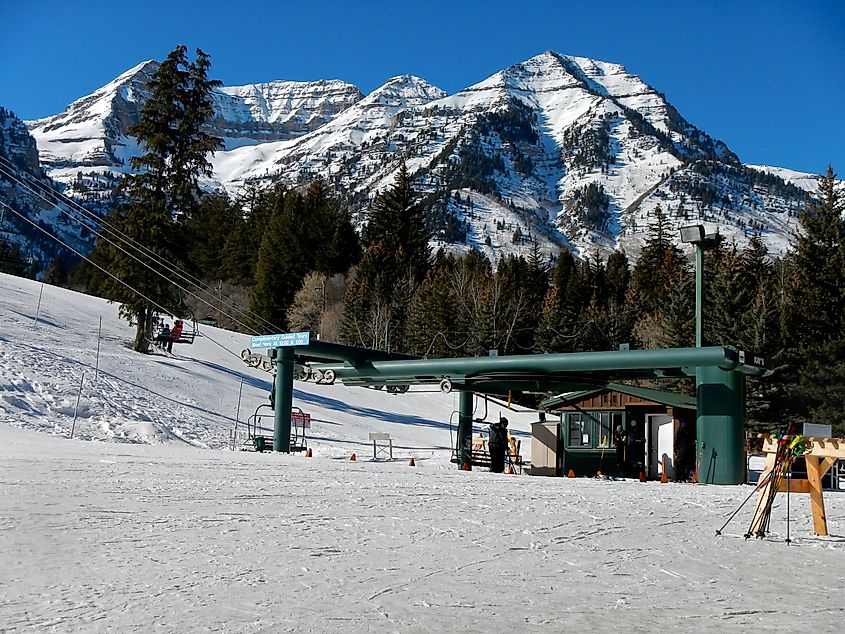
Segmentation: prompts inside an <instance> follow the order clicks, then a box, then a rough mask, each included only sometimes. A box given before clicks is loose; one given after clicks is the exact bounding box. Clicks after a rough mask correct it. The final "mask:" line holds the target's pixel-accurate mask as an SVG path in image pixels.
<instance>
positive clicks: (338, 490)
mask: <svg viewBox="0 0 845 634" xmlns="http://www.w3.org/2000/svg"><path fill="white" fill-rule="evenodd" d="M40 291H41V285H40V284H37V283H35V282H31V281H27V280H22V279H19V278H14V277H10V276H6V275H0V632H19V631H48V632H92V631H93V632H115V631H119V632H128V631H135V632H148V631H153V630H156V631H174V632H175V631H178V632H187V631H214V632H280V631H302V632H338V631H344V632H361V631H378V632H431V631H441V632H452V631H469V632H482V631H483V632H528V631H545V632H576V631H626V632H647V631H648V632H651V631H657V630H663V629H666V628H670V629H671V630H672V631H689V632H693V631H695V632H700V631H704V630H705V629H706V628H711V629H714V631H743V632H745V631H749V632H760V631H778V632H786V631H798V630H799V629H800V630H808V631H821V632H834V631H837V632H838V631H841V630H840V628H841V623H842V619H843V616H845V614H843V612H845V609H843V589H844V588H845V498H843V496H842V494H841V493H834V492H829V493H827V494H826V498H825V502H826V504H827V516H828V520H829V525H830V529H831V533H832V536H831V537H829V538H818V537H813V536H812V520H811V517H810V509H809V500H808V499H807V497H806V496H800V495H794V496H792V497H791V500H790V506H791V509H790V512H791V518H792V524H791V537H792V538H793V540H794V541H793V542H792V544H791V545H787V544H786V543H785V541H784V537H785V530H786V523H785V519H786V505H785V502H786V499H785V497H783V496H781V497H779V498H778V501H777V504H776V507H775V509H774V512H773V519H772V529H773V533H772V538H771V539H767V540H765V541H759V540H749V541H745V540H743V539H742V538H741V537H737V536H738V535H741V534H742V533H743V532H744V531H745V529H746V527H747V526H748V523H749V521H750V518H751V512H752V505H751V503H749V504H748V505H747V506H746V507H745V508H744V509H743V510H742V511H741V512H740V513H739V514H738V515H737V518H736V519H735V520H734V521H733V523H732V524H730V525H729V527H728V529H727V530H726V533H729V534H730V535H729V536H724V537H720V538H717V537H715V536H714V533H715V530H716V529H717V528H719V527H720V526H721V525H722V524H723V523H724V521H725V520H726V519H727V517H728V516H729V515H730V514H731V513H732V512H733V511H734V509H736V508H737V507H738V506H739V505H740V503H741V502H742V500H744V499H745V498H746V497H747V496H748V495H749V494H750V492H751V488H750V487H748V486H735V487H717V486H695V485H675V484H666V485H661V484H659V483H645V484H642V483H639V482H635V481H624V482H612V481H604V480H593V479H586V478H578V479H575V480H570V479H565V478H562V479H557V478H541V477H529V476H518V475H495V474H490V473H487V472H483V471H478V470H477V471H473V472H459V471H457V470H455V469H454V467H453V466H452V465H450V464H449V462H448V457H449V450H448V447H449V446H450V443H451V441H450V435H449V431H450V426H449V417H450V414H451V412H452V410H453V409H454V408H455V406H456V403H455V399H454V397H453V396H452V395H440V394H435V393H430V392H426V393H419V394H406V395H402V396H391V395H387V394H385V393H383V392H376V391H373V390H365V389H360V388H345V387H343V386H340V385H336V386H320V385H312V384H303V383H299V382H297V384H296V386H295V387H296V393H295V396H294V404H295V405H297V406H299V407H302V408H303V409H304V410H305V411H308V412H310V413H311V414H312V416H313V417H314V419H315V420H314V425H313V429H312V430H311V440H310V443H309V444H310V445H311V446H312V448H313V449H314V456H315V457H314V458H310V459H309V458H305V457H304V456H303V455H290V456H289V455H276V454H269V453H268V454H254V453H247V452H238V451H231V450H230V449H228V448H227V446H228V442H229V431H230V430H231V428H232V426H233V425H234V420H235V418H236V416H237V417H238V418H240V420H243V419H244V417H245V413H246V412H250V413H251V412H252V411H253V410H254V409H255V407H256V406H257V405H258V404H260V403H262V402H264V400H265V399H266V392H267V389H268V388H269V380H268V379H269V375H267V374H264V373H262V372H260V371H256V370H251V369H248V368H246V366H244V365H243V364H242V362H241V361H240V359H239V358H237V356H236V354H237V352H238V351H239V350H240V348H241V347H243V346H244V345H245V342H246V338H245V337H244V336H242V335H235V334H232V333H226V332H224V331H221V330H217V329H213V328H206V329H203V330H202V331H201V332H202V334H203V335H204V336H202V337H200V338H198V339H197V341H196V343H195V344H194V345H193V346H178V345H177V346H175V347H174V352H175V353H176V354H175V355H173V356H172V357H169V356H162V355H155V356H142V355H137V354H136V353H133V352H132V351H131V350H130V349H129V348H128V343H129V340H130V339H131V336H132V330H131V329H130V327H129V326H128V325H127V324H126V323H125V322H121V321H120V320H119V319H118V318H117V316H116V307H115V306H113V305H109V304H106V303H105V302H103V301H101V300H98V299H94V298H90V297H87V296H84V295H79V294H75V293H71V292H69V291H64V290H60V289H56V288H53V287H50V286H44V287H43V295H42V298H41V308H40V310H38V297H39V292H40ZM36 312H38V320H37V322H36V320H35V316H36ZM99 317H102V318H103V336H102V340H101V341H100V360H99V366H100V375H99V378H98V381H97V382H96V383H94V382H93V375H94V365H95V358H96V347H97V330H98V324H99ZM221 346H222V347H221ZM226 349H229V350H230V351H231V354H230V352H227V350H226ZM83 372H84V373H85V377H84V378H82V373H83ZM242 376H243V377H245V380H244V382H243V394H242V399H241V410H240V414H239V415H238V412H237V399H238V391H239V388H240V384H241V377H242ZM80 379H81V380H82V390H81V400H80V406H79V410H78V416H77V421H76V427H75V430H74V436H75V438H74V439H73V440H70V439H68V438H67V435H68V434H69V431H70V428H71V426H72V421H73V413H74V410H75V409H76V397H77V393H78V391H79V384H80ZM500 409H501V410H502V411H503V412H505V410H504V407H503V406H499V405H496V406H491V408H490V412H489V414H490V418H495V417H496V416H497V415H498V413H499V410H500ZM505 413H506V415H507V416H508V418H509V419H510V420H511V423H512V425H511V427H512V428H514V431H515V432H516V434H517V436H518V437H520V438H522V439H523V442H522V444H523V446H524V447H525V446H527V445H529V444H530V443H529V441H528V440H527V429H528V423H530V422H531V421H532V420H534V419H535V415H534V414H532V413H529V412H523V413H519V412H505ZM481 414H483V412H477V415H479V416H480V415H481ZM368 431H382V432H388V433H390V434H391V436H392V437H393V438H394V455H395V456H396V458H397V459H396V460H394V461H393V462H387V461H382V462H374V461H372V460H371V458H372V447H371V445H368V443H367V432H368ZM352 452H356V453H357V455H358V458H359V460H358V461H357V462H350V461H349V459H348V457H349V455H350V454H351V453H352ZM409 456H413V457H414V458H415V461H416V464H417V466H416V467H409V466H407V459H408V457H409Z"/></svg>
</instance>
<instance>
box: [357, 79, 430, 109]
mask: <svg viewBox="0 0 845 634" xmlns="http://www.w3.org/2000/svg"><path fill="white" fill-rule="evenodd" d="M445 96H446V92H445V91H443V90H440V88H438V87H437V86H435V85H433V84H431V83H429V82H428V81H426V80H425V79H422V78H421V77H417V76H416V75H397V76H396V77H391V78H390V79H388V80H387V81H386V82H385V83H384V85H382V86H379V87H378V88H376V89H375V90H374V91H373V92H371V93H370V94H369V95H367V97H366V101H367V102H368V103H375V102H378V103H381V104H383V105H400V104H399V103H398V102H401V105H403V106H405V107H413V106H418V105H422V104H425V103H428V102H429V101H434V100H435V99H440V98H442V97H445Z"/></svg>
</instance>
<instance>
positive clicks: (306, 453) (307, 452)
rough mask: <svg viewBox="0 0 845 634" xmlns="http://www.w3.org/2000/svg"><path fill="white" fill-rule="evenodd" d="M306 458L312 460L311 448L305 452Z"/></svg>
mask: <svg viewBox="0 0 845 634" xmlns="http://www.w3.org/2000/svg"><path fill="white" fill-rule="evenodd" d="M305 457H306V458H310V457H311V447H309V448H308V449H306V450H305Z"/></svg>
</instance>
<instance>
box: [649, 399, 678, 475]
mask: <svg viewBox="0 0 845 634" xmlns="http://www.w3.org/2000/svg"><path fill="white" fill-rule="evenodd" d="M646 429H647V430H648V433H647V434H646V444H647V445H648V447H647V449H646V456H647V459H648V475H649V477H650V478H659V477H660V476H661V474H662V473H663V469H664V467H665V469H666V477H667V478H670V479H671V478H674V477H675V465H674V456H675V421H673V420H672V417H671V416H667V415H666V414H647V415H646Z"/></svg>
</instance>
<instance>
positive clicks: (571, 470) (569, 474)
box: [566, 469, 575, 478]
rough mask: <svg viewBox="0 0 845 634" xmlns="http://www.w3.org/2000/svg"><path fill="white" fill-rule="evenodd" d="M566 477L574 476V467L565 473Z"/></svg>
mask: <svg viewBox="0 0 845 634" xmlns="http://www.w3.org/2000/svg"><path fill="white" fill-rule="evenodd" d="M566 477H567V478H574V477H575V469H570V470H569V473H567V474H566Z"/></svg>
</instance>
